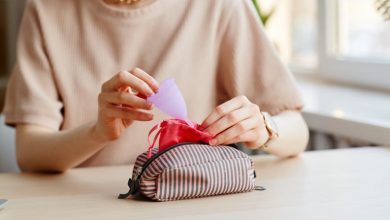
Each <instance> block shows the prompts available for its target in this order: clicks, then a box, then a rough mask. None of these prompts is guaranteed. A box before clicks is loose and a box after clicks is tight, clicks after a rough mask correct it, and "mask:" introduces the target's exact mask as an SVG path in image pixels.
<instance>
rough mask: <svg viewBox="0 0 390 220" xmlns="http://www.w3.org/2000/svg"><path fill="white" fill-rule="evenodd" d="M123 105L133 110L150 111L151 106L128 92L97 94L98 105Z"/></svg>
mask: <svg viewBox="0 0 390 220" xmlns="http://www.w3.org/2000/svg"><path fill="white" fill-rule="evenodd" d="M108 104H109V105H125V106H128V107H133V108H140V109H145V110H151V109H152V108H153V104H152V103H150V102H148V101H146V100H145V99H142V98H140V97H137V96H135V95H133V94H131V93H128V92H102V93H100V94H99V105H100V106H104V105H108Z"/></svg>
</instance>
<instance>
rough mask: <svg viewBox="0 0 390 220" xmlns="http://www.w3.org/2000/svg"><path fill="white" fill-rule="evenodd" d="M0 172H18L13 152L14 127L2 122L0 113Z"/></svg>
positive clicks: (2, 117) (2, 118)
mask: <svg viewBox="0 0 390 220" xmlns="http://www.w3.org/2000/svg"><path fill="white" fill-rule="evenodd" d="M0 172H19V168H18V165H17V162H16V153H15V129H13V128H11V127H8V126H6V125H5V124H4V116H2V115H0Z"/></svg>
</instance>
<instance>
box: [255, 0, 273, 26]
mask: <svg viewBox="0 0 390 220" xmlns="http://www.w3.org/2000/svg"><path fill="white" fill-rule="evenodd" d="M252 2H253V5H254V6H255V8H256V12H257V14H258V15H259V18H260V21H261V22H262V23H263V25H264V26H266V25H267V23H268V21H269V19H270V18H271V16H272V15H273V14H274V12H275V9H276V7H273V8H272V9H271V10H270V11H269V12H264V11H263V10H262V9H261V7H260V4H259V2H258V0H252Z"/></svg>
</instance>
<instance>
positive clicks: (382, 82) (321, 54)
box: [260, 0, 390, 89]
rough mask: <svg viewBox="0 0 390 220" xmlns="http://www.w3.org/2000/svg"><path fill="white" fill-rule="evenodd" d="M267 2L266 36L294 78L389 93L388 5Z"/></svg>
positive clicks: (332, 0)
mask: <svg viewBox="0 0 390 220" xmlns="http://www.w3.org/2000/svg"><path fill="white" fill-rule="evenodd" d="M269 1H271V2H272V4H273V5H275V6H276V12H275V15H273V16H272V18H271V19H270V22H269V26H268V27H267V32H268V33H269V36H270V37H271V39H272V41H274V42H275V43H276V45H277V46H278V48H279V49H280V51H279V52H280V54H281V55H282V57H283V58H284V59H285V61H287V62H288V63H289V64H290V67H291V68H292V70H293V71H294V72H312V73H319V75H320V76H322V77H325V78H330V79H333V80H337V81H342V82H347V83H349V84H358V85H365V86H371V87H377V88H385V89H390V15H389V14H390V0H294V1H276V0H269ZM269 1H261V0H260V2H264V3H266V2H269ZM381 3H384V5H386V4H387V6H383V7H382V8H381V9H378V7H379V6H380V4H381ZM286 7H288V10H286V9H285V8H286ZM385 7H388V8H389V9H387V15H386V12H385V11H386V9H385ZM386 19H387V20H386ZM275 30H276V31H275ZM282 31H283V32H282ZM281 45H282V46H281Z"/></svg>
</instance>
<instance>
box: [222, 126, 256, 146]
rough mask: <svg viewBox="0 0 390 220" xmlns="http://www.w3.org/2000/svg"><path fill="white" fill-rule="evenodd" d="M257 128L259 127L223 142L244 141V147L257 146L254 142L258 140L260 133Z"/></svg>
mask: <svg viewBox="0 0 390 220" xmlns="http://www.w3.org/2000/svg"><path fill="white" fill-rule="evenodd" d="M258 130H259V129H257V128H255V129H252V130H249V131H247V132H245V133H243V134H240V135H239V136H237V137H235V138H233V139H230V140H228V141H226V143H224V144H234V143H245V146H246V147H249V148H257V147H259V144H255V143H257V140H259V138H260V134H259V131H258Z"/></svg>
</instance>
